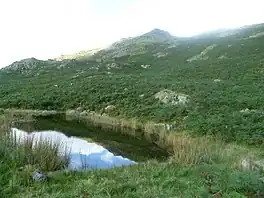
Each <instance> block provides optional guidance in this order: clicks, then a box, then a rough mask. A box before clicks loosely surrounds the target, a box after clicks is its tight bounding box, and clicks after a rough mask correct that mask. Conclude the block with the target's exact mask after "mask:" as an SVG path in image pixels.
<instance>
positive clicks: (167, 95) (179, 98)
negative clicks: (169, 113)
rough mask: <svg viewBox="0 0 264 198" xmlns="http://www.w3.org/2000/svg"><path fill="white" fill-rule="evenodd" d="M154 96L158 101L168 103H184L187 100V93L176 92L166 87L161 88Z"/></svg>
mask: <svg viewBox="0 0 264 198" xmlns="http://www.w3.org/2000/svg"><path fill="white" fill-rule="evenodd" d="M154 97H155V98H156V99H158V100H159V101H160V102H162V103H164V104H169V105H185V104H186V103H187V102H188V95H186V94H181V93H176V92H174V91H172V90H168V89H164V90H161V91H160V92H158V93H156V94H155V96H154Z"/></svg>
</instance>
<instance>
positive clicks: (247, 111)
mask: <svg viewBox="0 0 264 198" xmlns="http://www.w3.org/2000/svg"><path fill="white" fill-rule="evenodd" d="M239 112H240V113H247V114H248V113H261V111H258V110H255V109H249V108H246V109H242V110H240V111H239Z"/></svg>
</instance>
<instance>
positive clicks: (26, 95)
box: [0, 24, 264, 198]
mask: <svg viewBox="0 0 264 198" xmlns="http://www.w3.org/2000/svg"><path fill="white" fill-rule="evenodd" d="M263 32H264V25H263V24H260V25H254V26H249V27H244V28H241V29H237V30H233V31H230V32H214V33H210V34H203V35H200V36H197V37H193V38H175V37H172V36H171V35H169V34H168V33H167V32H163V31H160V30H154V31H152V32H150V33H147V34H145V35H142V36H141V37H136V38H131V39H125V40H122V41H120V42H118V43H115V44H114V45H113V46H111V48H109V49H105V50H101V51H99V52H96V53H95V54H93V52H91V51H87V54H86V51H83V52H81V53H79V55H78V54H75V55H72V56H71V55H69V56H66V58H67V57H71V58H75V59H74V60H62V61H58V60H48V61H40V60H37V59H27V60H22V61H20V62H16V63H14V64H12V65H10V66H9V67H7V68H4V69H2V70H1V71H0V107H1V108H4V109H7V108H16V109H43V110H57V111H62V112H66V111H67V112H69V110H71V109H74V110H77V109H79V110H77V111H78V114H77V118H74V119H76V120H80V121H82V122H81V123H78V124H77V123H76V122H75V121H76V120H75V121H60V123H59V125H58V123H57V122H56V121H54V120H42V121H41V122H42V125H45V126H46V127H48V128H49V129H50V128H54V129H55V128H58V129H61V130H62V131H66V132H67V131H69V132H70V133H74V135H76V136H79V137H83V138H88V140H89V141H96V142H99V143H101V144H102V145H104V146H106V147H107V146H108V148H109V149H113V151H114V152H116V153H122V152H124V151H123V150H122V149H126V150H127V151H130V153H132V150H133V149H132V147H131V145H137V146H138V147H140V148H139V149H138V150H136V151H135V155H137V157H138V159H139V161H143V159H144V155H140V153H142V152H144V151H143V150H145V151H146V153H147V152H149V154H150V156H152V157H153V156H155V155H154V153H155V152H157V151H158V152H160V150H152V151H150V150H149V146H150V145H151V144H155V145H158V146H160V147H163V149H167V151H169V153H170V154H171V155H170V156H169V157H168V159H167V160H164V159H162V160H164V161H162V162H157V161H156V160H149V161H148V162H146V163H142V164H141V163H140V164H139V165H136V166H132V167H124V168H116V169H111V170H104V171H90V172H82V173H75V172H65V173H64V172H63V173H62V172H52V174H50V176H49V179H48V180H47V181H45V182H43V183H37V182H33V181H32V180H31V179H30V178H31V177H30V174H31V173H30V172H29V171H27V170H24V169H22V172H21V171H19V170H20V167H21V166H22V167H23V166H26V165H28V164H29V165H33V166H34V165H35V164H37V166H38V167H41V168H42V169H43V170H44V171H50V170H52V171H53V170H57V169H59V168H60V167H61V166H62V164H63V165H65V161H62V162H61V161H57V158H56V156H57V155H55V154H56V152H57V150H56V146H55V147H54V148H53V147H51V145H50V144H49V143H45V144H40V145H39V152H41V153H42V154H43V155H44V156H46V157H44V158H41V159H38V158H37V157H36V155H35V152H36V151H35V150H31V149H28V148H30V143H29V144H28V145H24V146H22V147H17V146H12V147H11V146H10V145H8V144H6V142H5V141H4V139H3V138H2V139H1V142H0V152H1V153H0V172H1V176H0V197H21V196H22V197H184V198H185V197H187V198H188V197H247V196H251V195H252V196H253V195H254V196H255V197H257V196H258V195H259V194H260V193H264V192H263V189H264V186H263V183H261V182H260V181H259V178H260V177H263V175H262V174H263V173H262V172H261V171H256V170H255V169H252V168H248V169H247V170H243V169H241V161H242V160H244V159H249V158H250V159H251V160H252V161H256V160H259V159H262V158H263V156H264V153H263V143H264V135H263V131H264V97H263V95H264V78H263V73H264V59H263V57H264V45H263V41H264V36H263ZM226 33H229V35H227V34H226ZM224 34H226V35H227V36H223V35H224ZM78 56H80V57H78ZM64 58H65V57H61V59H64ZM165 89H166V90H168V91H165V92H160V91H162V90H165ZM158 92H160V93H163V94H164V93H169V94H171V95H170V97H169V100H167V99H166V98H165V100H160V101H159V99H157V98H155V95H156V94H157V93H158ZM177 94H178V96H186V97H187V98H188V100H185V102H182V103H177V102H174V103H173V100H174V99H175V97H177ZM160 97H162V96H160ZM178 99H179V98H178ZM166 101H169V102H167V104H166ZM186 101H187V102H186ZM170 102H171V103H170ZM109 106H110V107H111V108H106V107H109ZM109 109H110V110H109ZM95 112H97V114H96V113H95ZM0 113H3V112H2V111H1V112H0ZM24 113H25V112H24ZM22 114H23V113H22ZM29 114H30V113H29ZM100 114H101V115H100ZM106 114H107V115H108V116H107V115H106ZM98 115H100V116H98ZM9 116H10V115H9ZM9 116H8V119H7V121H5V122H3V123H1V124H0V130H1V131H3V133H5V132H7V131H8V126H9V121H8V120H10V119H11V120H13V119H15V120H16V119H20V118H14V117H12V116H11V118H10V117H9ZM4 118H5V115H1V118H0V120H1V121H2V120H6V119H4ZM28 119H29V120H30V119H31V117H30V116H29V117H28V118H25V120H28ZM86 121H87V122H88V124H93V125H95V126H96V125H100V126H101V128H102V129H103V130H105V131H102V130H101V131H100V130H96V131H93V129H94V128H93V127H94V126H93V127H92V126H91V127H90V128H89V127H88V125H86V124H85V122H86ZM69 123H70V125H71V126H72V128H70V127H69V126H68V124H69ZM158 123H169V124H173V125H174V126H175V128H173V129H172V130H170V131H168V130H164V128H163V129H157V128H156V125H157V124H158ZM38 124H40V123H38ZM36 126H37V127H38V125H36ZM36 126H34V127H36ZM39 127H40V126H39ZM86 127H88V128H89V129H90V130H91V131H92V132H91V133H87V134H86V133H85V131H86V129H87V128H86ZM109 129H111V130H113V131H115V130H116V131H118V130H120V132H121V134H114V133H112V132H111V133H109V134H108V135H105V134H104V132H106V131H107V130H109ZM140 131H144V136H145V137H146V139H148V140H151V142H146V141H145V139H144V140H143V138H142V139H141V140H139V139H138V142H137V144H134V142H135V141H134V140H136V138H138V137H137V136H136V134H137V133H138V132H140ZM122 133H124V134H122ZM127 134H129V135H131V136H133V137H129V138H128V136H127ZM121 135H122V136H121ZM110 137H111V138H112V139H111V138H110ZM125 138H126V140H122V139H125ZM133 138H134V139H133ZM113 144H114V145H115V148H114V147H112V146H109V145H113ZM256 145H257V146H256ZM114 149H116V150H114ZM130 149H131V150H130ZM120 150H122V152H121V151H120ZM161 150H162V149H161ZM17 153H22V154H27V155H19V156H24V157H19V158H16V157H14V156H17ZM52 153H53V154H54V153H55V154H54V155H53V154H52ZM161 153H162V152H161ZM165 153H166V154H165ZM165 153H164V156H166V157H167V152H165ZM51 154H52V155H51ZM144 154H145V153H144ZM161 155H163V154H161ZM25 156H28V157H26V158H25ZM54 156H55V158H52V157H54ZM128 156H129V157H132V158H133V155H128ZM152 157H151V158H152ZM26 159H33V160H30V161H27V160H26ZM43 159H44V161H42V160H43ZM47 159H48V160H47ZM144 160H145V159H144ZM159 160H160V159H159ZM50 162H55V163H53V165H52V166H50V165H51V164H50ZM54 164H55V166H54Z"/></svg>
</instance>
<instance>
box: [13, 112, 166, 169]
mask: <svg viewBox="0 0 264 198" xmlns="http://www.w3.org/2000/svg"><path fill="white" fill-rule="evenodd" d="M12 127H13V128H15V130H16V133H21V134H22V133H25V132H28V134H27V135H30V134H34V136H36V135H37V136H43V137H46V138H49V139H61V140H63V142H67V144H68V145H71V146H70V147H71V150H72V151H71V157H72V159H74V161H75V162H74V163H75V165H72V167H73V166H76V167H80V165H79V162H80V161H82V163H83V161H84V159H85V160H87V161H89V163H90V164H89V166H92V167H95V166H96V167H98V168H111V167H113V166H121V165H132V164H135V162H144V161H147V160H151V159H156V160H158V161H163V160H166V159H167V158H168V156H169V154H168V152H166V151H165V150H163V149H161V148H159V147H158V146H157V145H155V144H154V143H152V142H150V141H148V140H147V139H146V138H145V137H144V136H143V135H141V136H135V137H133V136H130V135H126V134H122V133H120V132H116V131H110V130H103V129H101V128H100V127H95V126H93V125H92V124H91V125H88V124H87V123H82V122H80V121H68V120H65V119H63V118H61V117H40V116H39V117H36V118H35V119H34V121H30V122H15V123H14V124H13V126H12ZM77 153H78V155H77ZM80 154H81V155H80ZM91 162H93V163H92V164H91ZM76 164H77V165H76Z"/></svg>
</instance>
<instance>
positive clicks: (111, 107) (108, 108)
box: [104, 105, 116, 112]
mask: <svg viewBox="0 0 264 198" xmlns="http://www.w3.org/2000/svg"><path fill="white" fill-rule="evenodd" d="M114 109H116V106H114V105H108V106H107V107H105V109H104V110H105V111H107V112H109V111H113V110H114Z"/></svg>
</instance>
